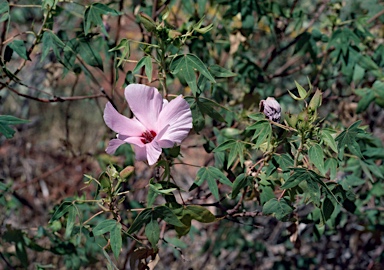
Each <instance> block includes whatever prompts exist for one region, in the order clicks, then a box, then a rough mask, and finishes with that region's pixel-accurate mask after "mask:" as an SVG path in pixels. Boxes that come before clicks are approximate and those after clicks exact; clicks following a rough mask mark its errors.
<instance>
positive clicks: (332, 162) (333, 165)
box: [325, 158, 337, 180]
mask: <svg viewBox="0 0 384 270" xmlns="http://www.w3.org/2000/svg"><path fill="white" fill-rule="evenodd" d="M325 169H326V170H327V171H328V170H329V171H330V178H331V180H334V179H335V178H336V173H337V160H336V159H335V158H328V159H327V160H326V161H325Z"/></svg>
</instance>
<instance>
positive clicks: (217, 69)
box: [208, 65, 237, 78]
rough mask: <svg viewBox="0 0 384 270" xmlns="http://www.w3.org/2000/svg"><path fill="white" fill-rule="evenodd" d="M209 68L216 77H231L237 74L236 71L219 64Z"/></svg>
mask: <svg viewBox="0 0 384 270" xmlns="http://www.w3.org/2000/svg"><path fill="white" fill-rule="evenodd" d="M208 69H209V71H210V72H211V74H212V75H213V76H214V77H215V78H229V77H234V76H237V74H236V73H233V72H232V71H230V70H228V69H225V68H223V67H221V66H219V65H212V66H209V68H208Z"/></svg>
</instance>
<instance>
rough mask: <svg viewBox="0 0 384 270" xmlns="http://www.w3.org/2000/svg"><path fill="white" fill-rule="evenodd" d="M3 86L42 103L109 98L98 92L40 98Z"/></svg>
mask: <svg viewBox="0 0 384 270" xmlns="http://www.w3.org/2000/svg"><path fill="white" fill-rule="evenodd" d="M0 85H1V86H2V87H6V88H8V89H9V90H11V91H12V92H13V93H15V94H16V95H18V96H21V97H25V98H28V99H32V100H35V101H38V102H42V103H55V102H64V101H76V100H82V99H93V98H100V97H104V98H107V96H106V95H105V94H96V95H89V96H75V97H56V96H55V97H53V98H49V99H47V98H38V97H34V96H30V95H27V94H23V93H20V92H19V91H17V90H16V89H14V88H12V87H10V86H9V85H5V84H2V83H1V84H0Z"/></svg>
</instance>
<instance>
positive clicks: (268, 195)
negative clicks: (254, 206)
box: [259, 185, 275, 205]
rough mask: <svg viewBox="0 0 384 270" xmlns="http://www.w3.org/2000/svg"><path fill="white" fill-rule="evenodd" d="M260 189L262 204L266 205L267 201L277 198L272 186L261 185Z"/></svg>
mask: <svg viewBox="0 0 384 270" xmlns="http://www.w3.org/2000/svg"><path fill="white" fill-rule="evenodd" d="M259 190H260V202H261V204H262V205H264V204H265V203H266V202H267V201H269V200H271V199H273V198H275V193H274V192H273V189H272V188H271V187H270V186H264V185H260V186H259Z"/></svg>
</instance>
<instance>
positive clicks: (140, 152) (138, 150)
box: [133, 145, 147, 161]
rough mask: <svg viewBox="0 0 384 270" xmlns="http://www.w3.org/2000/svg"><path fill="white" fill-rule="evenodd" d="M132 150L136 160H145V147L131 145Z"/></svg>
mask: <svg viewBox="0 0 384 270" xmlns="http://www.w3.org/2000/svg"><path fill="white" fill-rule="evenodd" d="M133 149H134V151H135V158H136V160H141V161H144V160H147V148H146V147H145V145H144V146H143V147H140V146H137V145H133Z"/></svg>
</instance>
